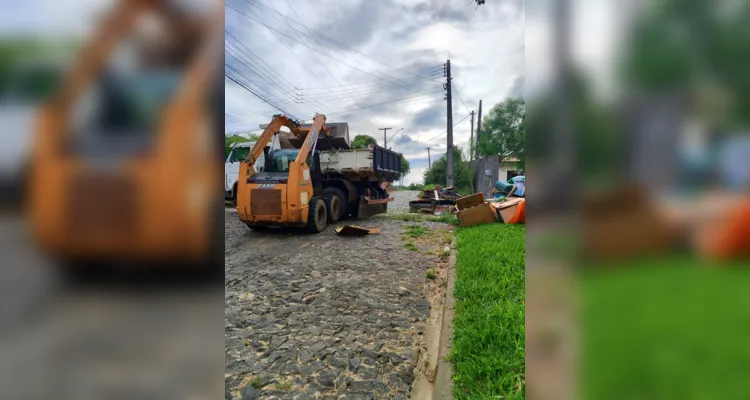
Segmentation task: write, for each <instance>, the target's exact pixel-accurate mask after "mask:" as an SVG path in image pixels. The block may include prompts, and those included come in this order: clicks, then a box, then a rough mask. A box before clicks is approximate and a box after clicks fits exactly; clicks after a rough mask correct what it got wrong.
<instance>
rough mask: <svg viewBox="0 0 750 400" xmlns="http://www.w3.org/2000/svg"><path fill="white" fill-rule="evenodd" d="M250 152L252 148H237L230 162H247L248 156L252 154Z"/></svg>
mask: <svg viewBox="0 0 750 400" xmlns="http://www.w3.org/2000/svg"><path fill="white" fill-rule="evenodd" d="M250 150H252V147H235V148H234V150H232V157H231V158H230V159H229V162H243V161H245V159H246V158H247V155H248V154H250Z"/></svg>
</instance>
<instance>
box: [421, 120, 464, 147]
mask: <svg viewBox="0 0 750 400" xmlns="http://www.w3.org/2000/svg"><path fill="white" fill-rule="evenodd" d="M470 116H471V113H469V114H468V115H466V116H465V117H463V118H461V120H460V121H458V122H456V123H455V124H453V127H454V128H455V127H456V126H458V124H460V123H461V122H464V121H466V118H469V117H470ZM446 133H448V130H447V129H446V130H444V131H443V132H441V133H439V134H437V135H435V136H433V137H431V138H429V139H427V140H426V141H425V142H429V141H431V140H435V139H437V138H438V137H440V136H442V135H445V134H446Z"/></svg>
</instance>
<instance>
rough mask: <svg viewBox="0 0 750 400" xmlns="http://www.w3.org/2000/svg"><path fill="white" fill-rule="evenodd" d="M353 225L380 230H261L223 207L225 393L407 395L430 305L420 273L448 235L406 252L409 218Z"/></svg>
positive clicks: (351, 396)
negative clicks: (351, 234) (360, 233)
mask: <svg viewBox="0 0 750 400" xmlns="http://www.w3.org/2000/svg"><path fill="white" fill-rule="evenodd" d="M354 223H355V224H360V225H362V226H367V227H373V226H378V227H382V228H383V232H382V234H381V235H372V236H366V237H361V238H344V237H339V236H337V235H336V234H335V232H334V229H332V228H333V227H329V228H328V229H327V230H326V231H325V232H323V233H321V234H318V235H310V234H306V233H301V232H299V231H272V232H263V233H259V232H255V231H251V230H250V229H249V228H247V227H246V226H245V225H244V224H242V223H241V222H240V221H239V220H238V219H237V216H236V214H233V213H229V212H228V213H227V218H226V224H225V227H226V228H225V229H226V232H225V237H226V288H225V292H226V294H225V296H226V315H225V317H226V320H225V331H226V384H227V385H226V386H227V398H228V399H251V398H269V399H271V398H278V399H312V398H316V399H317V398H325V399H339V398H346V399H381V398H388V399H399V398H401V399H405V398H408V396H409V393H410V389H411V385H412V382H413V381H414V379H415V367H416V366H417V365H416V364H417V360H418V358H419V352H420V351H421V350H420V349H421V347H422V345H423V343H422V342H423V340H422V335H423V334H424V326H425V321H426V320H427V318H428V316H429V313H430V301H429V300H428V296H427V294H426V292H427V291H426V290H425V288H426V285H425V280H426V279H425V273H426V271H427V269H428V268H429V267H430V266H434V265H435V262H436V261H435V260H436V259H437V257H439V256H438V253H439V249H441V248H442V246H444V242H442V243H441V242H440V241H438V240H433V241H432V242H429V241H426V243H421V242H418V243H416V245H417V247H419V250H418V251H412V250H409V249H408V248H405V247H404V245H403V240H402V238H401V232H402V231H403V228H404V226H406V225H409V224H408V223H406V222H400V221H394V220H390V219H386V218H384V217H382V216H379V217H376V218H372V219H370V220H364V221H356V222H354ZM340 224H341V223H340ZM425 226H428V224H425ZM429 226H430V227H431V228H437V229H446V226H445V225H442V224H432V225H429ZM443 237H445V236H443ZM428 286H429V285H428ZM243 394H244V396H243Z"/></svg>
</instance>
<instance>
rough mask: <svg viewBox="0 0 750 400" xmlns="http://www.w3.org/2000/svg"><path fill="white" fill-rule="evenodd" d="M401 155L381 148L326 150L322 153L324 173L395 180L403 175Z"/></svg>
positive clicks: (321, 162)
mask: <svg viewBox="0 0 750 400" xmlns="http://www.w3.org/2000/svg"><path fill="white" fill-rule="evenodd" d="M401 157H402V156H401V154H400V153H396V152H394V151H391V150H388V149H386V148H383V147H380V146H371V147H370V148H367V149H347V150H326V151H321V152H320V168H321V169H322V170H323V172H324V173H336V174H341V175H344V176H349V177H351V176H359V177H369V176H372V175H377V176H379V177H381V178H384V179H385V180H395V179H397V178H398V176H399V174H400V173H401Z"/></svg>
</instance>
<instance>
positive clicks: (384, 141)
mask: <svg viewBox="0 0 750 400" xmlns="http://www.w3.org/2000/svg"><path fill="white" fill-rule="evenodd" d="M389 129H393V128H378V130H379V131H383V147H385V145H386V142H388V139H386V135H385V134H386V132H388V130H389Z"/></svg>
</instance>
